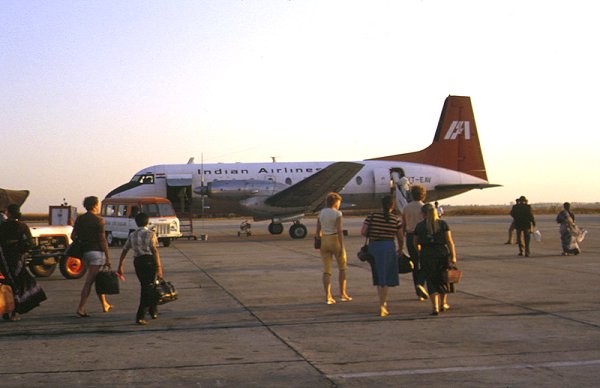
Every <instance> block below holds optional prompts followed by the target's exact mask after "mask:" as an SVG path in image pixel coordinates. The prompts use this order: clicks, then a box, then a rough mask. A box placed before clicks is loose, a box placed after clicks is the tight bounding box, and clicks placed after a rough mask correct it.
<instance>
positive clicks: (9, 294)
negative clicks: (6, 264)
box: [0, 284, 15, 314]
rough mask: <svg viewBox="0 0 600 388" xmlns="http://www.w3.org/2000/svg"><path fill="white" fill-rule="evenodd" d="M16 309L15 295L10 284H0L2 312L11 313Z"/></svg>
mask: <svg viewBox="0 0 600 388" xmlns="http://www.w3.org/2000/svg"><path fill="white" fill-rule="evenodd" d="M14 309H15V296H14V294H13V290H12V287H11V286H9V285H8V284H2V285H0V314H6V313H10V312H12V311H13V310H14Z"/></svg>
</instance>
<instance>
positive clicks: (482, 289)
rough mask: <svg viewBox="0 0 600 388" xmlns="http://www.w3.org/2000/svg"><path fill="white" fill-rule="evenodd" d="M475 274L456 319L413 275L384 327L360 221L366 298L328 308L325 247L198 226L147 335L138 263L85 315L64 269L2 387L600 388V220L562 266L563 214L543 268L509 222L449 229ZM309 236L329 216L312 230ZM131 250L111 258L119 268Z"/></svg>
mask: <svg viewBox="0 0 600 388" xmlns="http://www.w3.org/2000/svg"><path fill="white" fill-rule="evenodd" d="M446 220H447V222H448V223H449V225H450V227H451V229H452V233H453V236H454V239H455V242H456V247H457V253H458V265H459V268H460V269H461V270H462V271H463V278H462V280H461V282H460V283H459V284H458V286H457V290H456V293H454V294H451V295H450V296H449V298H448V299H449V304H450V305H451V309H450V310H449V311H447V312H444V313H441V314H440V315H439V316H431V315H430V312H431V305H430V303H429V302H428V301H425V302H419V301H418V300H417V298H416V295H415V292H414V288H413V285H412V279H411V277H410V275H409V274H408V275H401V279H400V286H399V287H396V288H393V289H391V291H390V301H389V307H390V315H389V316H388V317H386V318H380V317H379V316H378V315H377V313H378V306H377V294H376V290H375V288H374V287H373V286H372V284H371V275H370V270H369V268H368V264H366V263H362V262H360V261H359V260H358V259H357V258H356V255H355V253H356V251H358V249H359V247H360V246H361V245H362V244H363V242H364V238H363V237H361V236H360V234H359V231H360V226H361V223H362V221H363V218H360V217H348V218H345V220H344V227H345V229H347V230H348V237H347V238H346V246H347V251H348V261H349V269H348V292H349V294H350V295H351V296H352V297H353V300H352V301H351V302H344V303H343V302H341V301H340V300H339V292H338V290H339V289H338V285H337V281H336V276H335V275H334V276H333V279H334V283H333V291H334V295H336V297H337V298H338V303H337V304H335V305H327V304H325V300H324V295H323V289H322V283H321V273H322V272H321V271H322V270H321V260H320V256H319V253H318V252H317V251H315V250H314V249H313V247H312V238H306V239H304V240H292V239H291V238H290V237H289V236H288V235H287V228H286V232H284V234H282V235H278V236H273V235H270V234H269V233H268V232H267V231H266V223H255V224H253V226H252V235H251V236H242V237H238V235H237V231H238V227H239V224H240V222H241V221H242V220H241V219H228V220H203V221H196V222H195V225H194V226H195V233H196V234H203V233H206V234H207V235H208V239H207V240H206V241H201V240H198V241H193V240H178V241H175V242H174V243H173V244H172V245H171V247H168V248H162V247H161V248H160V252H161V257H162V262H163V266H164V269H165V278H166V279H167V280H169V281H171V282H172V283H173V284H174V285H175V286H176V287H177V290H178V292H179V300H177V301H175V302H172V303H169V304H165V305H162V306H160V315H159V317H158V319H157V320H151V321H149V324H148V325H147V326H139V325H136V324H135V323H134V320H135V311H136V308H137V303H138V300H139V299H138V298H139V284H138V282H137V279H136V276H135V273H134V270H133V259H132V257H131V255H130V256H129V257H128V259H127V262H126V266H125V268H126V274H125V276H126V280H125V281H124V282H121V292H120V294H118V295H112V296H109V301H110V303H111V304H113V305H114V306H115V307H114V309H113V310H112V311H110V312H109V313H102V309H101V305H100V303H99V301H98V300H97V299H96V298H90V300H89V302H88V306H87V308H88V312H89V313H90V314H91V317H90V318H78V317H77V316H76V315H75V310H76V308H77V303H78V300H79V294H80V290H81V286H82V284H83V280H66V279H64V278H63V277H62V276H61V275H60V273H59V271H58V270H57V271H56V272H55V273H54V274H53V275H52V276H50V277H48V278H42V279H39V282H40V283H41V285H42V287H43V288H44V290H45V291H46V294H47V295H48V300H46V301H45V302H44V303H42V305H41V306H40V307H38V308H36V309H35V310H33V311H31V312H30V313H28V314H25V315H23V316H22V320H21V321H19V322H4V321H0V344H1V346H2V348H3V349H4V355H3V357H2V361H1V362H0V386H3V387H4V386H7V387H8V386H15V387H21V386H23V387H25V386H27V387H35V386H52V387H54V386H62V387H79V386H85V387H96V386H109V385H110V386H145V387H158V386H186V387H187V386H197V387H283V386H285V387H364V386H394V387H416V386H427V387H441V386H445V387H447V386H452V387H480V386H486V387H532V386H535V387H565V386H577V387H597V386H599V385H600V266H599V264H598V259H599V256H600V255H599V253H600V237H599V236H600V216H598V215H581V216H578V217H577V221H578V224H579V225H580V226H581V227H583V228H585V229H587V230H588V231H589V233H588V235H587V237H586V240H585V241H584V242H583V243H582V244H581V247H582V250H583V252H582V254H580V255H579V256H569V257H564V256H561V255H560V252H561V248H560V239H559V234H558V225H557V224H556V223H555V222H554V216H538V217H537V221H538V227H539V230H540V231H541V233H542V237H543V239H542V242H540V243H538V242H533V241H532V243H531V244H532V256H531V257H527V258H526V257H519V256H517V247H516V246H515V245H505V244H504V242H505V241H506V239H507V230H508V226H509V223H510V219H509V217H508V216H471V217H466V216H465V217H447V218H446ZM305 223H306V225H307V226H308V228H309V237H312V234H314V230H315V219H314V218H310V219H306V220H305ZM119 254H120V249H119V248H111V255H112V260H113V263H115V265H116V262H117V260H118V257H119Z"/></svg>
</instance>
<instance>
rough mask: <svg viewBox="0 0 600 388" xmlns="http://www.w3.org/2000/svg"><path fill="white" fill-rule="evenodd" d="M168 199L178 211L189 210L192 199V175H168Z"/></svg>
mask: <svg viewBox="0 0 600 388" xmlns="http://www.w3.org/2000/svg"><path fill="white" fill-rule="evenodd" d="M167 199H168V200H169V201H171V203H172V204H173V208H174V209H175V211H176V212H178V213H185V212H189V211H190V210H191V209H190V205H191V201H192V175H191V174H189V175H188V174H182V175H169V176H167Z"/></svg>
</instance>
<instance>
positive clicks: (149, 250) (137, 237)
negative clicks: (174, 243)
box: [117, 213, 163, 325]
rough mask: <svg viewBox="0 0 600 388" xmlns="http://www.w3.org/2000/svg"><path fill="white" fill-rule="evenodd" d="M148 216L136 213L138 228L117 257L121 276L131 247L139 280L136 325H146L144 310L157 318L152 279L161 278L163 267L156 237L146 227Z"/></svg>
mask: <svg viewBox="0 0 600 388" xmlns="http://www.w3.org/2000/svg"><path fill="white" fill-rule="evenodd" d="M148 220H149V217H148V215H147V214H146V213H138V214H137V215H136V216H135V223H136V225H137V226H138V229H137V230H136V231H134V232H133V233H131V234H130V235H129V237H128V238H127V242H126V243H125V245H124V246H123V250H122V251H121V257H120V258H119V270H118V271H117V273H118V274H119V275H120V276H123V262H124V261H125V257H127V252H129V250H130V249H133V257H134V259H133V265H134V267H135V274H136V275H137V278H138V280H139V281H140V287H141V291H140V304H139V306H138V310H137V313H136V316H135V322H136V323H137V324H138V325H146V324H147V323H148V322H147V321H146V320H145V319H144V318H145V317H146V312H149V313H150V317H151V318H152V319H156V318H158V308H157V305H156V303H157V300H156V298H155V297H154V293H153V286H154V281H155V280H158V279H162V277H163V269H162V264H161V262H160V254H159V253H158V239H157V238H156V233H154V232H153V231H151V230H150V229H148Z"/></svg>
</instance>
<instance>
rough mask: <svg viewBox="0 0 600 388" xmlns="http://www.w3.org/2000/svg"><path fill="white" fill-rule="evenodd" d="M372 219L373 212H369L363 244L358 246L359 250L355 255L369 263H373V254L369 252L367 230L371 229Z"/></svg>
mask: <svg viewBox="0 0 600 388" xmlns="http://www.w3.org/2000/svg"><path fill="white" fill-rule="evenodd" d="M372 219H373V214H372V213H371V214H370V215H369V222H368V223H367V236H366V237H365V243H364V244H363V246H362V247H360V250H359V251H358V252H357V253H356V256H358V259H359V260H360V261H367V262H369V263H370V264H373V263H375V258H374V257H373V255H371V254H370V253H369V232H370V230H371V220H372Z"/></svg>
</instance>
